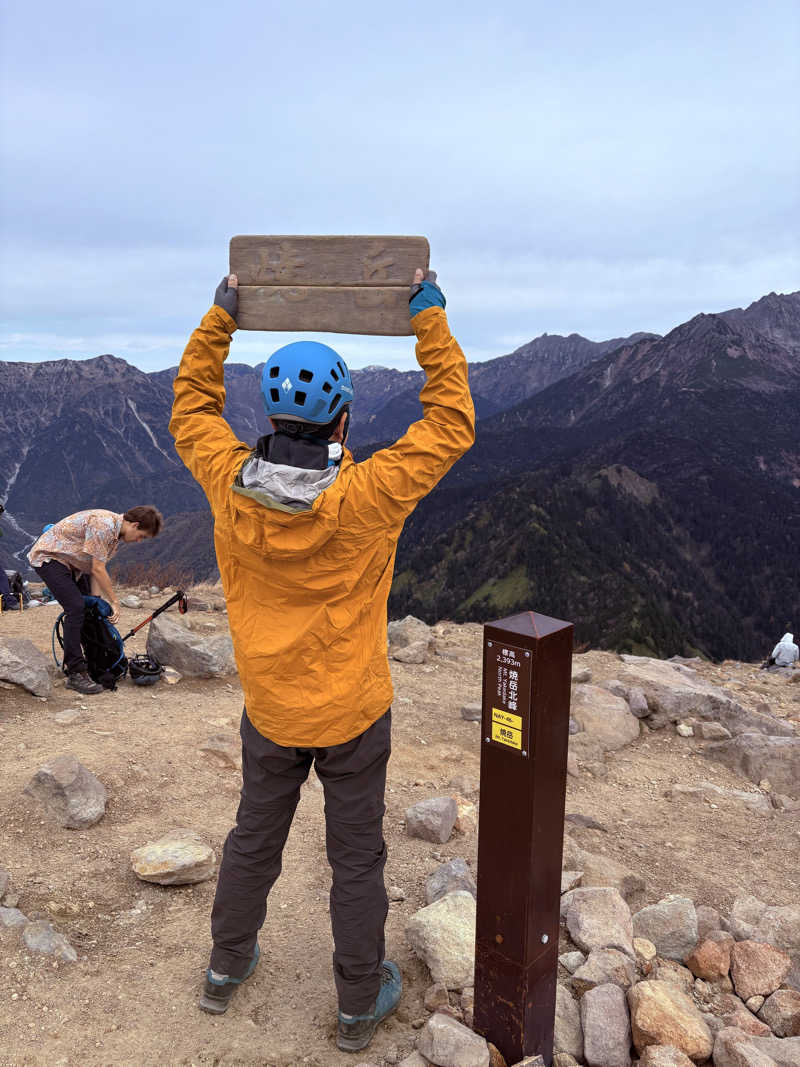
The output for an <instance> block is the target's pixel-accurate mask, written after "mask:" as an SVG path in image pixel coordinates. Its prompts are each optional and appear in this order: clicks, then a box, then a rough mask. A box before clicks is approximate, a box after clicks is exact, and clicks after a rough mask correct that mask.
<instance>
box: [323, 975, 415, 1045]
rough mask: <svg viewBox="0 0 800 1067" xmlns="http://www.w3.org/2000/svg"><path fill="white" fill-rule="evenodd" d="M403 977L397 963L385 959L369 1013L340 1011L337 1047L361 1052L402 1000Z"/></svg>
mask: <svg viewBox="0 0 800 1067" xmlns="http://www.w3.org/2000/svg"><path fill="white" fill-rule="evenodd" d="M402 992H403V979H402V978H401V977H400V971H399V970H398V968H397V964H396V963H392V961H391V960H384V961H383V963H382V964H381V988H380V991H379V993H378V999H377V1000H376V1001H375V1004H374V1006H373V1008H372V1011H371V1012H369V1014H367V1015H345V1014H344V1012H341V1011H340V1012H339V1030H338V1032H337V1034H336V1047H337V1048H339V1049H341V1050H342V1052H360V1051H361V1049H362V1048H366V1047H367V1045H368V1044H369V1043H370V1041H371V1040H372V1035H373V1034H374V1033H375V1030H376V1028H377V1026H378V1023H379V1022H382V1021H383V1020H384V1019H385V1018H386V1016H387V1015H391V1013H392V1012H393V1011H394V1009H395V1008H396V1007H397V1005H398V1003H399V1001H400V994H401V993H402Z"/></svg>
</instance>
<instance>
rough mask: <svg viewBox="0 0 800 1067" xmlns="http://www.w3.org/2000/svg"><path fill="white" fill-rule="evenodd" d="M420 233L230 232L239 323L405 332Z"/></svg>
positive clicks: (424, 261)
mask: <svg viewBox="0 0 800 1067" xmlns="http://www.w3.org/2000/svg"><path fill="white" fill-rule="evenodd" d="M429 262H430V247H429V245H428V241H427V239H426V238H424V237H258V236H253V237H244V236H243V237H234V238H232V239H231V245H230V270H231V273H232V274H236V275H238V278H239V313H238V316H237V319H238V323H239V328H240V329H242V330H302V331H309V330H313V331H320V332H324V333H368V334H392V335H399V334H411V333H413V332H414V331H413V330H412V328H411V317H410V315H409V312H408V296H409V286H410V285H411V283H412V282H413V280H414V271H415V269H416V268H417V267H422V269H423V270H427V269H428V266H429Z"/></svg>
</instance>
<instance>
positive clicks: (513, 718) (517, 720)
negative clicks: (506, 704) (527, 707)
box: [492, 708, 522, 730]
mask: <svg viewBox="0 0 800 1067" xmlns="http://www.w3.org/2000/svg"><path fill="white" fill-rule="evenodd" d="M492 722H497V723H500V725H501V726H510V727H511V729H512V730H521V729H522V716H521V715H512V714H511V712H510V711H501V710H500V708H492Z"/></svg>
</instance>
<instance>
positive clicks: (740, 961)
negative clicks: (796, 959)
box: [731, 941, 792, 1000]
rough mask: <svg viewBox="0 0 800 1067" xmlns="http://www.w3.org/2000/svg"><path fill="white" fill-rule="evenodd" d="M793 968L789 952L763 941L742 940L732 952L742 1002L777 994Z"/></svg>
mask: <svg viewBox="0 0 800 1067" xmlns="http://www.w3.org/2000/svg"><path fill="white" fill-rule="evenodd" d="M791 966H792V961H791V959H790V958H789V956H787V955H786V953H785V952H781V951H780V949H777V948H773V946H772V945H767V944H765V943H764V942H763V941H739V942H737V944H735V945H734V946H733V948H732V949H731V978H732V979H733V985H734V988H735V989H736V992H737V993H738V994H739V996H740V997H741V998H742V1000H749V998H750V997H754V996H756V995H757V994H759V993H760V994H761V996H764V997H766V996H769V994H770V993H774V992H775V990H776V989H777V988H778V987H779V986H780V984H781V982H782V981H783V980H784V978H785V977H786V975H787V974H788V973H789V971H790V969H791Z"/></svg>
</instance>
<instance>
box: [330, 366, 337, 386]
mask: <svg viewBox="0 0 800 1067" xmlns="http://www.w3.org/2000/svg"><path fill="white" fill-rule="evenodd" d="M331 378H333V380H334V381H335V382H338V381H339V375H338V374H337V373H336V371H335V370H334V369H333V367H331Z"/></svg>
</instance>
